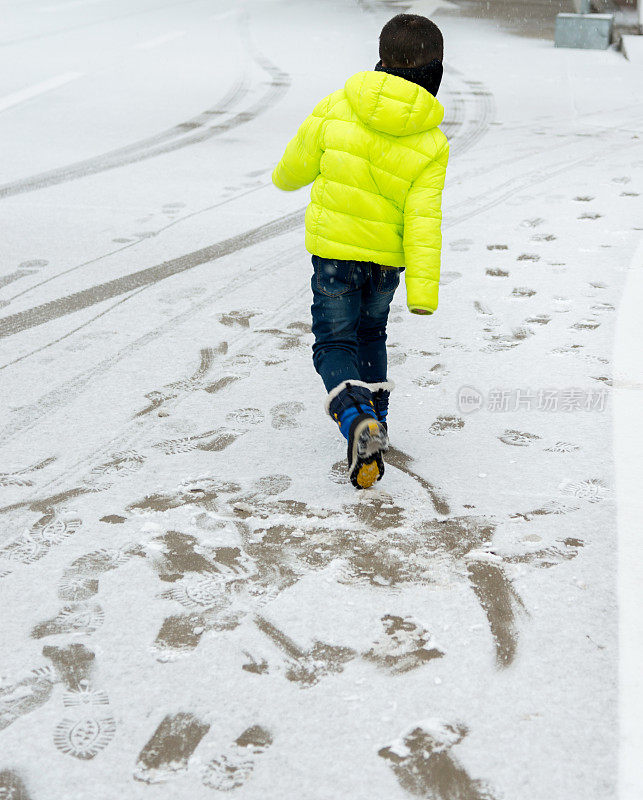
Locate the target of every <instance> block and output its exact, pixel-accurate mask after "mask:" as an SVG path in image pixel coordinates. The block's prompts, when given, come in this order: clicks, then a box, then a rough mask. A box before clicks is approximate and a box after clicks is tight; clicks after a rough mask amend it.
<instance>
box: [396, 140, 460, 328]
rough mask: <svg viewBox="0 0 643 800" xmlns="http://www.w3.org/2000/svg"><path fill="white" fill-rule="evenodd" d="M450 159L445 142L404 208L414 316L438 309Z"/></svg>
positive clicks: (408, 291) (409, 292) (408, 296)
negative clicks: (445, 194) (443, 221)
mask: <svg viewBox="0 0 643 800" xmlns="http://www.w3.org/2000/svg"><path fill="white" fill-rule="evenodd" d="M448 160H449V145H448V143H447V142H446V140H445V141H444V143H443V145H442V147H441V148H440V150H439V151H438V153H437V155H436V157H435V159H434V160H433V161H431V163H430V164H429V165H428V166H427V167H425V169H424V170H423V172H421V173H420V175H419V176H418V177H417V178H416V180H415V181H414V182H413V185H412V186H411V188H410V189H409V192H408V194H407V196H406V203H405V206H404V240H403V242H404V258H405V261H406V299H407V305H408V307H409V311H411V312H412V313H414V314H432V313H433V312H434V311H435V310H436V308H437V307H438V286H439V283H440V260H441V254H442V189H443V188H444V179H445V176H446V169H447V162H448Z"/></svg>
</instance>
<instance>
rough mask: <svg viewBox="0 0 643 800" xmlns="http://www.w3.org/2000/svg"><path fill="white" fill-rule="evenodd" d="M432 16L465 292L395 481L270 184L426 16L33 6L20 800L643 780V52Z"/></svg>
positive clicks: (18, 189) (13, 625)
mask: <svg viewBox="0 0 643 800" xmlns="http://www.w3.org/2000/svg"><path fill="white" fill-rule="evenodd" d="M429 5H430V6H431V13H433V10H434V9H435V18H436V21H437V22H438V24H440V26H441V27H442V29H443V31H444V34H445V42H446V66H447V69H446V72H445V79H444V84H443V87H442V88H441V90H440V99H441V100H442V102H443V103H444V105H445V107H446V109H447V117H446V121H445V126H444V127H445V131H446V132H447V135H448V136H449V138H450V140H451V152H452V157H451V162H450V165H449V171H448V175H447V188H446V191H445V195H444V242H443V252H444V255H443V281H442V286H441V297H440V308H439V310H438V312H437V313H436V314H435V315H433V316H432V317H431V318H422V317H414V316H412V315H410V314H408V312H407V311H406V308H405V297H404V290H403V288H401V289H400V293H399V296H397V297H396V298H395V300H394V304H393V307H392V310H391V317H390V324H389V356H390V359H389V363H390V378H391V379H393V380H394V381H395V382H396V384H397V386H396V389H395V391H394V392H393V394H392V399H391V414H390V423H391V439H392V443H393V445H394V447H395V450H394V451H393V452H392V453H391V454H390V456H389V464H388V467H387V471H386V475H385V476H384V480H383V481H382V483H381V484H378V485H377V487H376V488H375V489H374V490H372V491H369V492H367V493H364V494H361V495H356V493H355V491H354V490H353V489H352V487H351V486H350V485H349V484H348V483H347V482H346V479H345V474H344V466H343V460H344V458H345V446H344V442H343V439H341V438H340V437H339V435H338V433H337V431H336V429H335V428H334V427H333V424H332V423H331V422H330V421H329V420H328V418H327V417H326V416H325V415H324V411H323V400H324V394H323V391H322V384H321V381H320V380H319V378H318V376H317V375H316V374H315V372H314V369H313V367H312V363H311V358H310V345H311V342H312V337H311V334H310V330H309V328H308V325H309V324H310V311H309V308H310V302H311V300H310V288H309V280H310V269H311V268H310V260H309V256H308V255H307V254H306V252H305V250H304V247H303V229H302V226H301V213H300V212H301V210H302V209H303V208H304V207H305V204H306V202H307V197H308V193H307V190H305V189H304V190H302V191H300V192H296V193H293V194H284V193H279V192H277V190H276V189H274V188H273V187H272V185H271V183H270V173H271V170H272V167H273V165H274V163H275V161H276V160H277V159H278V158H279V156H280V155H281V152H282V150H283V147H284V146H285V144H286V142H287V141H288V139H289V138H290V137H291V136H292V135H293V133H294V132H295V130H296V127H297V125H298V124H299V123H300V122H301V120H302V119H303V117H304V116H305V115H306V114H307V113H309V111H310V110H311V109H312V107H313V106H314V105H315V103H316V102H317V101H318V100H319V99H320V98H321V97H323V96H324V95H325V94H327V93H329V92H330V91H333V90H334V89H336V88H337V87H339V86H341V85H342V84H343V82H344V81H345V80H346V78H347V77H348V76H349V75H350V74H352V73H353V72H356V71H358V70H360V69H364V68H369V67H371V66H372V65H374V63H375V62H376V61H377V35H378V32H379V30H380V28H381V26H382V24H383V23H384V21H385V20H386V19H387V18H389V17H390V16H391V15H392V14H393V13H397V11H398V10H399V8H398V6H397V5H396V4H394V3H388V2H377V1H376V0H359V2H343V0H342V2H339V0H337V1H335V0H328V1H327V2H324V3H307V2H299V3H290V2H286V0H261V1H260V0H247V2H245V3H243V4H238V5H235V6H233V7H231V6H230V4H227V3H223V2H221V1H220V0H194V2H183V3H178V2H163V1H162V0H136V2H135V3H132V2H130V3H127V2H125V0H114V2H112V3H109V4H108V3H104V2H86V3H82V4H80V3H75V2H69V3H64V2H60V3H49V4H42V5H40V6H37V5H33V4H22V3H21V4H13V5H11V6H8V7H7V9H6V11H5V17H6V20H4V19H3V33H2V45H3V47H2V48H0V103H2V102H3V100H2V99H4V102H5V103H6V102H7V99H8V98H14V101H13V102H12V103H11V105H10V107H9V106H7V107H5V108H4V110H2V112H1V117H2V126H1V127H0V174H1V175H2V178H1V182H2V185H1V186H0V204H1V205H2V215H3V237H2V245H1V247H2V258H1V260H0V315H1V316H0V334H2V336H1V338H0V381H1V386H2V391H1V392H0V607H1V608H2V627H1V630H0V675H2V677H3V680H2V684H0V796H2V795H3V792H5V793H7V794H9V796H11V791H15V786H16V785H17V784H16V781H21V782H22V783H23V784H24V787H25V789H24V791H25V796H27V797H29V798H31V800H39V798H45V797H46V798H52V800H59V798H60V800H62V798H65V800H76V798H79V799H80V798H84V797H87V796H89V794H91V796H92V797H96V798H99V799H100V800H102V798H111V797H113V796H115V795H122V796H124V797H128V798H130V797H131V798H143V797H147V796H148V795H150V793H151V792H153V793H154V795H155V797H158V798H159V800H164V799H165V798H176V797H179V796H181V797H183V796H186V797H187V796H189V797H194V798H198V799H199V800H201V798H208V797H212V796H213V795H214V792H213V788H212V787H213V786H217V785H223V784H219V783H217V781H218V777H217V776H219V777H220V774H221V773H225V774H226V775H227V778H229V779H231V780H232V781H233V782H234V781H237V786H236V789H235V796H237V797H239V798H243V799H244V800H248V799H251V800H255V798H257V799H258V798H262V800H263V799H264V798H273V797H274V798H277V797H278V798H288V800H290V798H292V799H293V800H294V798H306V800H328V798H329V797H350V798H351V800H367V799H368V800H375V799H376V798H377V799H379V798H381V800H403V798H407V797H409V796H411V795H410V794H409V788H408V787H409V785H413V783H412V780H417V781H420V782H422V781H424V784H422V783H420V784H419V786H420V789H421V790H422V791H424V792H425V793H426V794H428V793H429V792H430V791H433V792H434V794H435V792H436V791H437V789H436V788H435V786H434V785H432V784H431V781H432V780H433V778H432V772H431V769H432V767H431V768H430V767H429V766H427V760H430V758H431V753H432V754H437V753H439V754H440V757H441V758H442V759H446V761H444V760H443V761H440V760H439V763H447V762H448V763H449V764H455V765H457V766H458V767H459V768H461V769H462V770H463V771H464V772H466V774H467V775H468V776H469V779H470V781H471V784H470V785H471V786H474V785H477V784H475V782H476V781H481V782H483V784H484V786H485V787H487V789H485V791H488V796H489V797H490V798H494V800H499V798H501V797H507V798H509V797H519V798H525V800H570V798H601V800H609V798H615V797H617V780H618V777H619V775H620V777H621V787H620V788H621V795H620V796H621V798H623V800H634V798H637V797H638V796H639V795H640V793H641V773H640V759H639V758H638V753H639V752H640V749H641V738H640V737H641V732H640V723H639V720H640V719H641V718H642V714H643V709H642V707H641V684H640V667H639V665H640V663H641V622H640V608H641V596H640V592H641V588H640V587H641V585H643V582H642V577H643V576H642V575H641V563H642V559H641V545H640V520H641V518H642V515H641V511H642V509H641V503H640V499H639V498H640V490H639V486H640V482H641V477H642V475H641V452H642V449H641V433H642V430H641V407H642V406H641V387H642V386H643V376H642V375H641V359H640V341H641V330H640V325H641V323H640V319H641V316H640V308H641V294H642V293H643V291H642V287H641V285H640V284H641V274H642V273H641V264H642V263H643V256H642V253H641V249H640V242H641V231H642V230H643V223H642V222H641V196H643V115H642V114H641V109H640V106H639V105H637V103H636V102H635V99H636V98H637V97H638V95H639V94H640V69H639V68H638V67H637V65H636V64H635V63H633V62H629V61H628V60H626V59H625V58H623V56H622V55H621V54H620V53H617V52H615V51H613V50H610V51H606V52H595V51H572V50H562V49H560V50H556V49H554V48H553V44H552V42H551V41H548V40H545V39H530V38H526V37H518V36H513V35H510V34H509V33H507V32H506V31H504V30H503V29H502V28H501V27H499V26H497V25H496V24H494V23H492V22H485V21H480V20H472V19H467V18H466V17H465V16H461V15H460V14H459V12H458V11H457V10H454V9H453V8H438V7H437V5H436V4H435V3H433V4H431V3H430V2H429V3H428V5H427V4H421V3H416V4H415V6H414V8H416V10H418V9H419V8H420V6H422V7H423V8H425V9H426V8H427V7H428V6H429ZM441 5H442V4H441ZM449 5H451V4H449ZM179 33H180V34H181V35H178V34H179ZM79 73H82V75H83V78H82V80H80V79H79V80H69V81H66V82H65V83H64V85H63V84H62V82H61V83H60V85H58V86H57V87H55V88H54V87H53V84H52V83H51V82H52V81H57V80H60V76H69V75H74V74H79ZM43 86H49V90H48V91H44V90H43V91H41V92H39V93H38V94H35V90H36V89H37V88H38V87H41V89H42V87H43ZM29 87H31V90H30V89H29ZM25 91H31V92H32V94H31V95H30V96H29V97H28V98H27V97H26V96H25V95H24V94H23V95H21V93H24V92H25ZM16 98H18V99H22V102H15V99H16ZM249 232H254V233H253V234H252V235H253V237H255V238H254V239H253V241H254V242H255V243H254V244H252V245H250V244H249V243H248V235H249ZM235 237H239V238H238V239H235ZM221 243H225V248H224V247H223V245H221ZM231 243H232V244H231ZM204 248H212V249H211V250H209V251H207V253H208V254H207V255H205V256H204V255H203V253H202V252H201V251H203V249H204ZM217 248H218V249H217ZM168 262H170V263H171V264H172V265H173V269H174V270H175V271H174V273H173V274H172V275H171V276H168V277H162V274H161V273H162V269H161V265H167V264H168ZM147 269H151V270H156V272H152V273H145V274H146V275H148V278H149V279H147V278H146V279H143V280H142V282H139V283H137V282H136V281H135V280H134V279H133V278H132V279H128V278H127V276H134V275H138V276H139V278H140V274H141V273H142V272H143V270H147ZM112 281H120V283H117V284H111V283H110V282H112ZM146 281H147V282H146ZM110 287H112V288H113V287H116V288H115V289H114V288H113V292H112V291H111V289H110ZM82 293H84V294H82ZM600 393H603V394H600ZM601 397H603V401H601V402H599V400H600V398H601ZM592 400H593V401H594V403H593V405H592V402H591V401H592ZM469 401H470V402H469ZM586 401H587V403H588V406H587V407H586V406H584V405H583V403H584V402H586ZM619 614H620V617H619ZM398 631H402V633H398ZM436 633H437V634H439V637H438V639H439V645H438V644H436V640H435V639H434V638H433V637H434V634H436ZM72 644H73V645H76V649H74V650H66V649H65V648H68V647H69V646H70V645H72ZM81 646H82V647H81ZM56 648H58V650H56ZM79 648H80V649H79ZM82 648H85V650H83V649H82ZM61 653H67V657H68V658H70V657H72V656H71V655H70V654H73V659H75V663H76V669H77V670H78V675H76V677H74V675H73V674H72V675H71V676H70V675H69V674H68V673H67V672H66V671H65V669H66V668H65V663H64V658H63V656H62V655H61ZM87 653H90V654H93V659H91V658H90V656H89V655H87ZM87 659H89V660H87ZM87 664H90V666H87ZM83 665H84V666H83ZM54 666H55V669H54V668H53V667H54ZM83 670H85V671H86V677H85V678H83V677H82V676H83V674H85V673H83ZM79 676H80V678H81V679H82V680H85V681H86V682H87V683H86V684H83V685H82V686H81V687H80V689H82V690H83V691H85V692H87V691H90V692H92V693H95V694H91V698H93V700H92V702H87V703H86V704H85V705H81V706H79V705H78V703H76V705H74V703H75V702H76V701H77V700H78V697H77V694H78V692H79V691H80V690H79V688H78V687H79V686H80V684H78V685H76V684H75V683H74V682H75V681H77V680H78V679H79ZM83 697H85V695H83ZM99 700H100V702H99ZM619 703H620V705H619ZM79 707H80V709H81V711H78V708H79ZM70 709H72V710H70ZM81 714H87V716H86V717H85V716H79V715H81ZM166 719H169V721H168V722H167V723H164V720H166ZM70 720H72V722H73V724H71V723H70V722H69V721H70ZM423 720H424V722H422V721H423ZM427 720H428V722H427ZM164 725H165V727H163V726H164ZM70 726H71V727H70ZM208 726H209V727H208ZM619 726H620V729H619ZM417 729H421V731H423V733H421V735H420V734H419V738H420V740H423V741H424V739H423V737H424V738H425V739H426V742H428V744H427V745H426V747H424V746H421V747H419V749H415V750H412V751H411V750H410V749H409V748H410V747H411V745H410V744H409V743H408V742H406V743H405V739H407V738H408V736H409V735H410V734H411V733H412V732H413V731H416V730H417ZM70 731H72V732H70ZM165 731H173V737H174V738H171V737H170V740H168V738H167V736H166V733H165ZM248 731H250V732H248ZM264 731H267V732H268V733H269V737H267V736H266V734H265V733H264ZM155 737H156V738H155ZM163 737H166V738H165V739H164V738H163ZM253 737H254V738H253ZM262 737H263V738H262ZM238 740H239V741H238ZM269 740H270V741H269ZM256 741H260V744H257V743H256ZM150 742H151V745H150V747H149V748H148V747H147V745H148V743H150ZM244 742H249V744H244ZM440 742H442V745H440V744H439V743H440ZM429 745H430V746H429ZM88 746H90V747H93V748H94V750H92V752H94V751H95V752H94V755H93V756H92V757H91V758H87V757H84V756H83V753H85V754H86V753H87V751H86V750H83V748H84V747H85V748H86V747H88ZM423 747H424V749H423ZM440 747H442V750H440ZM436 748H437V749H436ZM619 748H620V752H619ZM387 749H388V750H387ZM383 752H386V753H388V755H389V756H391V758H388V757H386V755H383V754H382V753H383ZM153 753H159V754H160V755H159V756H158V758H157V757H156V756H154V755H153ZM393 756H397V757H399V758H401V759H402V760H403V763H395V762H394V758H393ZM619 758H620V763H619ZM155 759H157V760H155ZM164 759H165V760H164ZM449 759H450V761H449ZM226 765H228V767H230V769H229V770H228V772H226ZM230 765H232V766H230ZM135 774H136V775H137V776H138V777H139V778H140V779H141V780H135V778H134V775H135ZM235 776H236V777H235ZM413 776H414V777H413ZM157 779H158V780H159V781H160V782H159V783H155V785H154V787H151V786H149V785H148V783H147V782H146V781H148V780H154V781H156V780H157ZM3 781H4V783H3ZM10 781H13V782H14V783H13V784H10ZM409 781H410V782H411V783H409ZM481 785H482V784H481ZM7 787H9V788H7ZM637 792H638V794H637ZM437 796H439V795H437ZM463 800H464V798H463Z"/></svg>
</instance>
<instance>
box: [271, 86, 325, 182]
mask: <svg viewBox="0 0 643 800" xmlns="http://www.w3.org/2000/svg"><path fill="white" fill-rule="evenodd" d="M331 98H332V95H329V96H328V97H325V98H324V99H323V100H322V101H321V103H318V104H317V105H316V106H315V108H314V109H313V113H312V114H311V115H310V116H309V117H306V119H305V120H304V122H303V123H302V125H301V126H300V128H299V130H298V131H297V135H296V136H295V138H294V139H292V140H291V141H290V142H289V143H288V146H287V147H286V152H285V153H284V155H283V157H282V159H281V161H280V162H279V163H278V164H277V166H276V167H275V169H274V172H273V173H272V182H273V183H274V184H275V186H276V187H277V188H278V189H283V190H284V191H286V192H291V191H293V190H295V189H300V188H301V187H302V186H305V185H306V184H307V183H312V181H314V180H315V178H316V177H317V176H318V175H319V162H320V161H321V157H322V152H323V151H322V148H321V144H320V140H321V135H320V134H321V126H322V122H323V121H324V119H325V117H326V114H327V112H328V108H329V106H330V101H331Z"/></svg>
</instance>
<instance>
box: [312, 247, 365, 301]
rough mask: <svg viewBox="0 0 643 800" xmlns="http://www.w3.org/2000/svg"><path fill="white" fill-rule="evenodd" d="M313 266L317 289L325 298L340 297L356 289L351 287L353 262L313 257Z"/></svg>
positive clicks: (353, 272)
mask: <svg viewBox="0 0 643 800" xmlns="http://www.w3.org/2000/svg"><path fill="white" fill-rule="evenodd" d="M313 266H314V267H315V281H316V284H317V289H318V290H319V291H320V292H321V293H322V294H325V295H326V296H327V297H341V295H343V294H346V292H350V291H351V289H355V288H356V287H355V286H354V285H353V279H354V277H355V268H356V263H355V261H341V260H340V259H334V258H321V257H320V256H313Z"/></svg>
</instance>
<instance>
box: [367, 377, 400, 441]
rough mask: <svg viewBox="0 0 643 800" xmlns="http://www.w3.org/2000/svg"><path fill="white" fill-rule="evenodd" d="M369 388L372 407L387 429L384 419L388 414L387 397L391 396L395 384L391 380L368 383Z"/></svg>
mask: <svg viewBox="0 0 643 800" xmlns="http://www.w3.org/2000/svg"><path fill="white" fill-rule="evenodd" d="M369 388H370V390H371V393H372V397H373V407H374V408H375V413H376V414H377V418H378V420H379V421H380V422H381V423H382V425H383V426H384V427H385V429H386V430H387V431H388V422H387V419H386V417H387V415H388V399H389V397H390V396H391V392H392V391H393V389H394V388H395V384H394V383H393V381H383V382H382V383H369Z"/></svg>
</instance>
